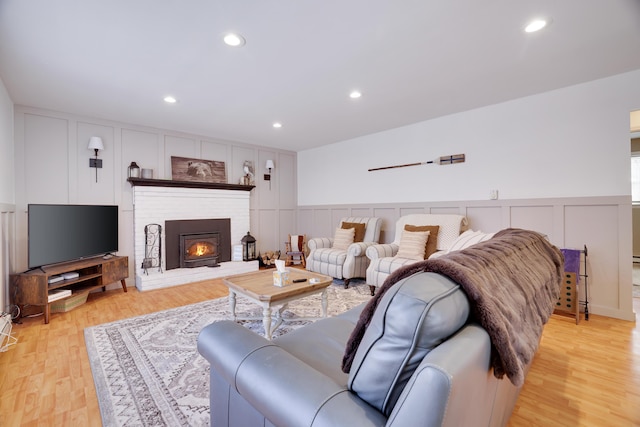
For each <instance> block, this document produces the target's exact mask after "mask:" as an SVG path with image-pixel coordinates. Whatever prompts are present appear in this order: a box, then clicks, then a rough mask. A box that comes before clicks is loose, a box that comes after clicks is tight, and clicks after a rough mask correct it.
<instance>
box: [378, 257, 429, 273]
mask: <svg viewBox="0 0 640 427" xmlns="http://www.w3.org/2000/svg"><path fill="white" fill-rule="evenodd" d="M376 261H377V263H376V266H375V269H376V271H378V272H380V273H387V274H391V273H393V272H394V271H396V270H397V269H398V268H400V267H402V266H405V265H409V264H414V263H416V262H418V261H417V260H415V259H410V258H402V257H399V256H394V257H386V258H380V259H378V260H374V261H373V262H376Z"/></svg>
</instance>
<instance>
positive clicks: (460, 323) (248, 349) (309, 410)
mask: <svg viewBox="0 0 640 427" xmlns="http://www.w3.org/2000/svg"><path fill="white" fill-rule="evenodd" d="M361 310H362V306H359V307H356V308H354V309H352V310H350V311H348V312H346V313H343V314H342V315H340V316H336V317H332V318H327V319H322V320H319V321H317V322H315V323H313V324H309V325H306V326H304V327H302V328H300V329H297V330H295V331H293V332H291V333H289V334H286V335H284V336H281V337H279V338H277V339H274V340H273V341H267V340H266V339H264V338H263V337H261V336H259V335H257V334H255V333H253V332H250V331H249V330H247V329H245V328H244V327H243V326H240V325H238V324H236V323H234V322H230V321H223V322H217V323H213V324H211V325H209V326H207V327H205V328H204V329H203V330H202V332H201V334H200V336H199V338H198V350H199V352H200V353H201V354H202V355H203V356H204V357H205V358H206V359H207V360H208V361H209V363H210V365H211V373H210V375H211V386H210V387H211V395H210V399H211V425H212V426H243V427H244V426H281V427H285V426H291V427H294V426H295V427H300V426H327V427H329V426H331V427H336V426H349V427H351V426H359V427H362V426H399V427H400V426H401V427H410V426H422V427H425V426H504V425H506V424H507V422H508V420H509V417H510V415H511V413H512V410H513V407H514V405H515V402H516V400H517V397H518V393H519V387H515V386H514V385H513V384H512V383H511V382H510V381H509V380H508V379H507V378H506V377H505V378H504V379H497V378H496V377H495V376H494V375H493V372H492V369H491V368H490V356H491V343H490V340H489V336H488V334H487V332H486V331H485V330H484V329H483V328H482V327H481V326H479V325H478V324H476V323H473V322H470V320H469V311H470V305H469V301H468V299H467V297H466V294H465V293H464V292H463V291H462V290H461V288H460V286H459V285H458V284H457V283H455V282H453V281H452V280H451V279H449V278H447V277H446V276H443V275H440V274H437V273H426V272H421V273H417V274H414V275H412V276H410V277H407V278H405V279H403V280H401V281H399V282H398V283H396V284H395V285H394V286H393V287H392V288H390V289H389V291H388V292H386V294H384V296H383V297H382V298H381V300H380V303H379V305H378V307H377V308H376V310H375V312H374V315H373V317H372V319H371V323H370V325H369V327H368V328H367V330H366V332H365V334H364V337H363V338H362V341H361V343H360V345H359V346H358V349H357V353H356V355H355V358H354V360H353V364H352V366H351V370H350V372H349V373H348V374H346V373H343V372H342V370H341V361H342V357H343V353H344V350H345V345H346V343H347V340H348V339H349V336H350V333H351V331H352V330H353V329H354V326H355V324H356V322H357V321H358V318H359V314H360V311H361Z"/></svg>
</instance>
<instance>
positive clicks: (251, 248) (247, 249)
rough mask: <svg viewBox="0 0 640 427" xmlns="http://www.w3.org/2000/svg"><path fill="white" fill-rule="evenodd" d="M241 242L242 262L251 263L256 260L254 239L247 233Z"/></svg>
mask: <svg viewBox="0 0 640 427" xmlns="http://www.w3.org/2000/svg"><path fill="white" fill-rule="evenodd" d="M241 242H242V260H243V261H253V260H254V259H256V239H255V237H253V236H252V235H251V234H249V232H248V231H247V235H246V236H244V237H243V238H242V240H241Z"/></svg>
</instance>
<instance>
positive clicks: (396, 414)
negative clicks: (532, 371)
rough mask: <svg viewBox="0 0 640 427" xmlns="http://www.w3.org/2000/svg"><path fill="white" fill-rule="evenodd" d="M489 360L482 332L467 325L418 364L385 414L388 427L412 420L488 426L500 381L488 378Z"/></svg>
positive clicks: (446, 426) (486, 339) (488, 347)
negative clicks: (392, 405) (387, 413)
mask: <svg viewBox="0 0 640 427" xmlns="http://www.w3.org/2000/svg"><path fill="white" fill-rule="evenodd" d="M490 357H491V342H490V339H489V335H488V334H487V332H486V331H485V330H484V329H483V328H482V327H480V326H479V325H477V324H473V323H471V324H467V325H466V326H464V327H463V328H462V329H460V330H459V331H458V332H456V334H454V335H453V336H452V337H450V338H449V339H448V340H446V341H444V342H443V343H442V344H440V345H439V346H438V347H436V348H434V349H433V350H432V351H431V352H430V353H429V354H428V355H427V356H426V357H425V358H424V359H423V360H422V362H421V363H420V365H419V366H418V368H417V369H416V371H415V372H414V374H413V376H412V377H411V379H410V380H409V382H408V383H407V385H406V386H405V388H404V390H403V391H402V394H401V395H400V398H399V399H398V401H397V402H396V405H395V407H394V408H393V411H392V412H391V414H390V415H389V423H388V425H389V426H390V427H393V426H402V427H404V426H412V425H414V424H413V423H412V420H415V419H418V420H421V425H427V426H441V427H449V426H465V425H474V426H489V425H492V424H491V422H492V421H494V420H493V418H492V409H493V406H494V405H493V402H494V400H495V395H496V389H497V384H498V382H499V381H505V380H498V379H496V378H495V377H494V376H493V371H492V370H491V368H490ZM506 381H508V380H506ZM516 393H517V391H516ZM423 396H430V397H431V398H430V399H429V400H425V399H424V397H423ZM509 413H510V412H509Z"/></svg>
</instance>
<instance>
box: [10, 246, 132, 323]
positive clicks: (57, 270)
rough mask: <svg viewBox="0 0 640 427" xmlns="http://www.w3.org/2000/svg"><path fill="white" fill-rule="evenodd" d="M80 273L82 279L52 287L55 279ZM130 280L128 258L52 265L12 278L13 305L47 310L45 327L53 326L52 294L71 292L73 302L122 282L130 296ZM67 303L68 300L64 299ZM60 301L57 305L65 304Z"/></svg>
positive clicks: (63, 281) (93, 259)
mask: <svg viewBox="0 0 640 427" xmlns="http://www.w3.org/2000/svg"><path fill="white" fill-rule="evenodd" d="M70 272H76V273H78V274H79V276H78V277H76V278H73V279H68V280H62V281H60V282H56V283H52V284H49V278H50V277H51V276H59V275H61V274H63V273H70ZM127 277H129V258H128V257H126V256H106V257H102V256H100V257H95V258H88V259H83V260H80V261H71V262H65V263H60V264H52V265H48V266H44V267H43V268H38V269H33V270H30V271H27V272H24V273H20V274H12V275H11V276H10V292H11V297H12V298H13V304H16V305H18V306H20V307H21V308H22V306H25V305H27V304H30V305H35V306H43V307H45V309H44V323H49V316H50V313H51V304H52V302H49V291H51V290H54V289H69V290H71V296H69V297H66V298H71V297H74V296H78V295H79V294H88V293H89V292H91V291H93V290H95V289H98V288H102V290H103V291H104V288H105V287H106V286H107V285H108V284H110V283H114V282H117V281H120V283H121V284H122V290H123V291H124V292H127V284H126V283H125V280H124V279H126V278H127ZM63 299H64V298H63ZM61 300H62V299H59V300H56V301H55V302H58V301H61Z"/></svg>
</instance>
